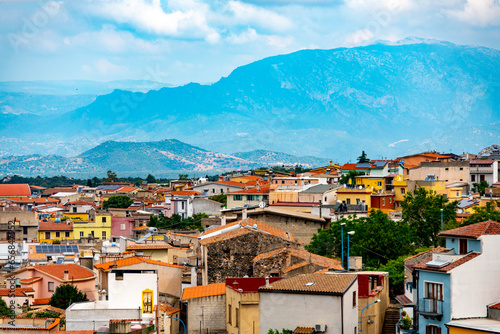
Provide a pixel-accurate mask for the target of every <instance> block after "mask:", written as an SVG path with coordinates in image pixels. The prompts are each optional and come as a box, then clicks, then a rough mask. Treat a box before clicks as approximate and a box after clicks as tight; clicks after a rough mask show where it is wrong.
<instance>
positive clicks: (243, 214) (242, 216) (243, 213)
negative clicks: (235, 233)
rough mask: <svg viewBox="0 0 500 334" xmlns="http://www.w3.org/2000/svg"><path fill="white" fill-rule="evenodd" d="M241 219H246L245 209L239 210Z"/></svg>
mask: <svg viewBox="0 0 500 334" xmlns="http://www.w3.org/2000/svg"><path fill="white" fill-rule="evenodd" d="M241 219H242V220H243V219H247V209H243V211H241Z"/></svg>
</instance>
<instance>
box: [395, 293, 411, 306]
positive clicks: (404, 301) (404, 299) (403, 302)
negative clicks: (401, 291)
mask: <svg viewBox="0 0 500 334" xmlns="http://www.w3.org/2000/svg"><path fill="white" fill-rule="evenodd" d="M396 300H397V301H398V302H399V303H400V304H401V305H403V306H406V305H413V302H412V301H411V299H410V298H408V297H406V296H405V295H398V296H396Z"/></svg>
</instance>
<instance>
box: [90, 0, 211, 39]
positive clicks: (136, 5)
mask: <svg viewBox="0 0 500 334" xmlns="http://www.w3.org/2000/svg"><path fill="white" fill-rule="evenodd" d="M91 11H92V12H94V13H95V14H97V15H100V16H101V17H103V18H105V19H111V20H114V21H115V22H117V23H120V24H128V25H131V26H133V27H134V28H135V29H138V30H140V31H143V32H147V33H150V34H156V35H160V36H171V37H181V38H203V39H208V40H210V41H214V40H216V38H215V36H216V35H217V34H218V33H217V32H216V31H215V30H214V29H213V28H211V27H209V26H208V24H207V20H206V16H207V14H208V11H209V8H208V6H207V5H206V4H203V3H201V2H199V1H194V0H191V1H185V2H180V1H174V2H173V3H172V4H169V7H168V11H167V12H165V11H164V10H163V8H162V6H161V3H160V0H151V1H147V0H109V1H106V2H97V3H93V4H92V5H91Z"/></svg>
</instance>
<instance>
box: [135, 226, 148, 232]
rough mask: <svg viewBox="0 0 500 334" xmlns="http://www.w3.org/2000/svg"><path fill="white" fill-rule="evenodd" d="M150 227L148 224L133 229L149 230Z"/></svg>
mask: <svg viewBox="0 0 500 334" xmlns="http://www.w3.org/2000/svg"><path fill="white" fill-rule="evenodd" d="M147 229H149V227H148V226H139V227H134V228H133V229H132V230H133V231H140V230H147Z"/></svg>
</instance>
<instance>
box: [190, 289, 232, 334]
mask: <svg viewBox="0 0 500 334" xmlns="http://www.w3.org/2000/svg"><path fill="white" fill-rule="evenodd" d="M182 302H183V303H185V304H187V324H186V325H187V332H188V334H201V333H226V283H218V284H209V285H201V286H194V287H190V288H185V289H184V292H183V294H182Z"/></svg>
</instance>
